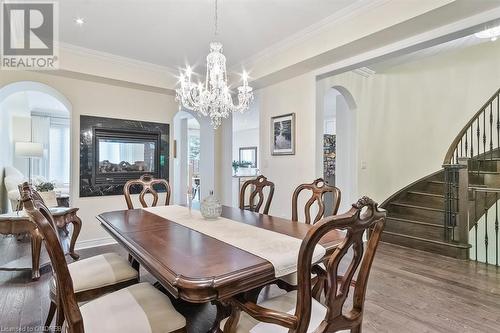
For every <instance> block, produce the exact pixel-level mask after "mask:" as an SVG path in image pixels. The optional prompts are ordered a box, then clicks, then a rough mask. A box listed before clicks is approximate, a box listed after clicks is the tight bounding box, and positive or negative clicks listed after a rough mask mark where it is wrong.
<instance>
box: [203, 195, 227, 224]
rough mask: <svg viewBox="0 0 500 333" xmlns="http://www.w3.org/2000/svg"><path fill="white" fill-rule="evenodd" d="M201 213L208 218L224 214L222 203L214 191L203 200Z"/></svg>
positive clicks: (215, 217)
mask: <svg viewBox="0 0 500 333" xmlns="http://www.w3.org/2000/svg"><path fill="white" fill-rule="evenodd" d="M201 215H202V216H203V217H204V218H206V219H207V220H215V219H217V218H219V217H220V216H221V215H222V205H221V204H220V201H219V200H217V198H216V197H215V196H214V191H210V195H209V196H208V197H206V198H205V199H203V201H202V202H201Z"/></svg>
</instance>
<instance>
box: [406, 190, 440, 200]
mask: <svg viewBox="0 0 500 333" xmlns="http://www.w3.org/2000/svg"><path fill="white" fill-rule="evenodd" d="M408 193H411V194H416V195H425V196H430V197H436V198H443V199H444V195H442V194H437V193H429V192H422V191H408Z"/></svg>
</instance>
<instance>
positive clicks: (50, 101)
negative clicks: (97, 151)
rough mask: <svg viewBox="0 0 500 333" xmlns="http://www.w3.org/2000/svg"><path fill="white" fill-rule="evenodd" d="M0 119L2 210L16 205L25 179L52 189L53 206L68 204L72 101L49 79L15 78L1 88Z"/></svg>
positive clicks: (50, 202) (49, 202)
mask: <svg viewBox="0 0 500 333" xmlns="http://www.w3.org/2000/svg"><path fill="white" fill-rule="evenodd" d="M0 120H1V121H0V122H1V124H2V131H1V133H0V151H2V154H1V155H2V156H1V157H0V173H1V174H2V177H0V178H1V181H0V185H1V190H0V191H2V193H1V195H0V198H1V200H0V211H3V212H6V211H11V210H12V209H15V208H16V206H17V201H18V200H19V193H18V190H17V184H19V183H21V182H23V181H25V180H29V181H31V182H32V183H33V184H34V185H35V187H37V186H38V189H39V190H40V189H42V190H43V191H48V195H47V196H46V198H50V199H51V200H49V201H48V202H47V204H48V205H49V206H57V205H69V198H70V193H71V170H72V166H71V161H72V159H71V149H72V147H71V104H70V103H69V101H68V100H67V99H66V98H65V97H64V96H63V95H62V94H60V93H59V92H58V91H56V90H55V89H53V88H52V87H50V86H47V85H45V84H42V83H38V82H29V81H25V82H16V83H13V84H9V85H7V86H5V87H3V88H1V89H0ZM52 187H53V189H52ZM4 189H5V190H4Z"/></svg>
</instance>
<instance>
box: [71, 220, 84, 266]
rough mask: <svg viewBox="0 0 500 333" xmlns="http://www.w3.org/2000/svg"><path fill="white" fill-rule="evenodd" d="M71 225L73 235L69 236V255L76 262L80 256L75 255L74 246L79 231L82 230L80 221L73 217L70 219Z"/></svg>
mask: <svg viewBox="0 0 500 333" xmlns="http://www.w3.org/2000/svg"><path fill="white" fill-rule="evenodd" d="M71 223H72V224H73V234H72V235H71V242H70V244H69V255H70V256H71V258H73V259H74V260H78V259H79V258H80V256H79V255H78V254H76V253H75V244H76V239H77V238H78V235H79V234H80V230H81V229H82V220H80V218H79V217H78V216H76V215H75V216H74V217H73V218H72V220H71Z"/></svg>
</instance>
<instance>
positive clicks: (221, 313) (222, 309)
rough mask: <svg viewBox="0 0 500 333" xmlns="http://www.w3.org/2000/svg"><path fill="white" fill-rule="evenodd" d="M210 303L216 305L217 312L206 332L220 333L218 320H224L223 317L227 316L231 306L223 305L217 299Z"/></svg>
mask: <svg viewBox="0 0 500 333" xmlns="http://www.w3.org/2000/svg"><path fill="white" fill-rule="evenodd" d="M212 304H214V305H215V306H216V307H217V314H216V316H215V321H214V324H213V326H212V328H211V329H210V330H209V331H208V333H220V332H222V330H221V329H220V327H219V326H220V322H221V321H222V320H224V318H227V317H229V315H230V314H231V308H230V307H229V306H225V305H223V304H222V303H221V302H219V301H213V302H212Z"/></svg>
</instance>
